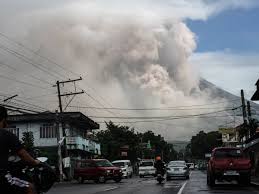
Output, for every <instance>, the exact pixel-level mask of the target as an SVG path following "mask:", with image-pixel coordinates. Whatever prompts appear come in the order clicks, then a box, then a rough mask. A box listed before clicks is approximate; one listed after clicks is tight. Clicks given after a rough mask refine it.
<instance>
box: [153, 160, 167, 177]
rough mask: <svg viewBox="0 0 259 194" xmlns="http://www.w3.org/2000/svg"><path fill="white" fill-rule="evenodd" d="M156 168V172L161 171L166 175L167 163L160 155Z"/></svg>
mask: <svg viewBox="0 0 259 194" xmlns="http://www.w3.org/2000/svg"><path fill="white" fill-rule="evenodd" d="M155 168H156V172H160V173H161V174H162V176H164V174H165V163H164V162H163V161H162V159H161V157H160V156H157V157H156V162H155Z"/></svg>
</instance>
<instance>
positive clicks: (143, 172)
mask: <svg viewBox="0 0 259 194" xmlns="http://www.w3.org/2000/svg"><path fill="white" fill-rule="evenodd" d="M144 176H156V169H155V167H154V160H141V161H140V164H139V177H140V178H143V177H144Z"/></svg>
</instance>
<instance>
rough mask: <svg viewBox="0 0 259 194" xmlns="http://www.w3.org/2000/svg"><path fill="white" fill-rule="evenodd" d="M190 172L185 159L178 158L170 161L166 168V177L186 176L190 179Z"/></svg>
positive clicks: (168, 178)
mask: <svg viewBox="0 0 259 194" xmlns="http://www.w3.org/2000/svg"><path fill="white" fill-rule="evenodd" d="M189 177H190V172H189V168H188V167H187V165H186V162H185V161H181V160H176V161H171V162H169V163H168V165H167V168H166V179H167V180H170V179H171V178H185V179H189Z"/></svg>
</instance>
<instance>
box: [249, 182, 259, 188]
mask: <svg viewBox="0 0 259 194" xmlns="http://www.w3.org/2000/svg"><path fill="white" fill-rule="evenodd" d="M251 185H253V186H255V187H259V182H253V181H251Z"/></svg>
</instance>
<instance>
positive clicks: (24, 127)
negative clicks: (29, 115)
mask: <svg viewBox="0 0 259 194" xmlns="http://www.w3.org/2000/svg"><path fill="white" fill-rule="evenodd" d="M42 124H43V123H24V124H16V125H15V126H16V128H19V139H20V140H22V136H23V132H30V131H31V132H33V137H34V145H35V147H45V146H46V147H49V146H56V145H57V138H40V126H41V125H42ZM12 126H14V125H12Z"/></svg>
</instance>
